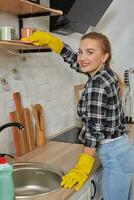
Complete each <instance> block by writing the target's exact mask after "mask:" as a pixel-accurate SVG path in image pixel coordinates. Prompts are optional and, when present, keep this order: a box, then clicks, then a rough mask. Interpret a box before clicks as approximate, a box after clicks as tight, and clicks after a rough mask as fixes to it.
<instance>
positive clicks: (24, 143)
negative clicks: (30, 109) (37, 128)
mask: <svg viewBox="0 0 134 200" xmlns="http://www.w3.org/2000/svg"><path fill="white" fill-rule="evenodd" d="M13 99H14V102H15V106H16V111H15V113H14V114H15V120H16V122H19V123H21V124H22V125H23V126H24V131H23V134H22V131H21V130H17V132H18V135H17V138H18V139H17V142H18V143H19V145H20V152H19V154H21V155H23V154H25V153H27V152H29V151H30V148H29V145H28V136H27V128H26V123H25V118H24V108H23V106H22V103H21V95H20V92H14V93H13Z"/></svg>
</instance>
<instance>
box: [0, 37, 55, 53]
mask: <svg viewBox="0 0 134 200" xmlns="http://www.w3.org/2000/svg"><path fill="white" fill-rule="evenodd" d="M0 49H5V50H6V49H7V50H19V51H20V52H21V53H25V52H27V53H30V52H50V51H51V50H50V49H49V48H48V46H47V45H43V46H41V47H35V46H34V45H32V44H26V43H23V42H21V41H17V40H15V41H14V40H12V41H3V40H0Z"/></svg>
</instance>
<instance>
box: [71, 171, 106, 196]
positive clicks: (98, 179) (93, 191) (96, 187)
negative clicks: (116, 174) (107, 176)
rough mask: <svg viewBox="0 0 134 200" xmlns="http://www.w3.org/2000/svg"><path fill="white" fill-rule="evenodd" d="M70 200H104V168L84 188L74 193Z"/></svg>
mask: <svg viewBox="0 0 134 200" xmlns="http://www.w3.org/2000/svg"><path fill="white" fill-rule="evenodd" d="M68 200H103V197H102V168H100V169H99V170H98V171H97V172H96V173H95V174H94V175H93V176H91V178H90V179H88V180H87V181H86V183H85V184H84V185H83V187H82V188H81V189H80V190H79V191H77V192H74V194H73V195H72V196H71V197H70V198H69V199H68Z"/></svg>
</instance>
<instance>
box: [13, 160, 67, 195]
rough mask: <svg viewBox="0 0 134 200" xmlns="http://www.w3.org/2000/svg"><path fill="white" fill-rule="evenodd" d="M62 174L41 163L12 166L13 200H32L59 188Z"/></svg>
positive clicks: (54, 168)
mask: <svg viewBox="0 0 134 200" xmlns="http://www.w3.org/2000/svg"><path fill="white" fill-rule="evenodd" d="M63 175H64V173H63V172H62V171H61V170H59V169H57V168H56V167H54V166H52V165H49V164H42V163H30V162H26V163H15V164H13V182H14V187H15V199H33V197H34V198H37V197H40V196H43V195H46V194H48V193H50V192H53V191H56V190H58V189H59V188H60V182H61V177H62V176H63Z"/></svg>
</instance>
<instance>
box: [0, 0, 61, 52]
mask: <svg viewBox="0 0 134 200" xmlns="http://www.w3.org/2000/svg"><path fill="white" fill-rule="evenodd" d="M0 11H4V12H8V13H13V14H16V15H17V16H18V17H19V29H21V28H22V27H21V25H22V24H21V23H22V18H28V17H38V16H56V15H62V14H63V12H62V11H61V10H57V9H51V8H49V7H46V6H41V5H39V4H35V3H32V2H29V1H27V0H0ZM0 49H7V50H19V51H20V52H27V53H30V52H50V51H51V50H50V49H49V48H48V46H47V45H44V46H42V47H35V46H33V45H31V44H26V43H22V42H20V41H14V40H12V41H0Z"/></svg>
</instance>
